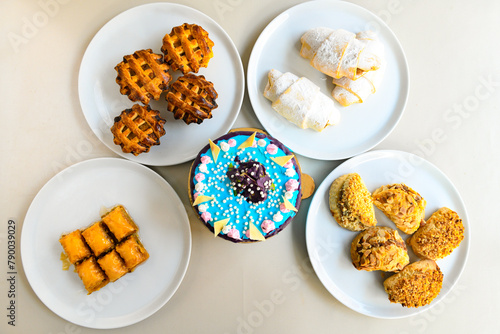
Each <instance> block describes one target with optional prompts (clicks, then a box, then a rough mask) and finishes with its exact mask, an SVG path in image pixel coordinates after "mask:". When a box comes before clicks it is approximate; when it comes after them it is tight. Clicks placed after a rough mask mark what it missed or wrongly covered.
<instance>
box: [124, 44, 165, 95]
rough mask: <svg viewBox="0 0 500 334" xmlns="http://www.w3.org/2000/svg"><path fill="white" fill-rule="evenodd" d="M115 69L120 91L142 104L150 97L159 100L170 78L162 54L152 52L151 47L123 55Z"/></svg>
mask: <svg viewBox="0 0 500 334" xmlns="http://www.w3.org/2000/svg"><path fill="white" fill-rule="evenodd" d="M115 70H116V72H118V76H117V77H116V83H117V84H118V85H120V93H122V94H123V95H127V96H128V98H129V99H130V100H131V101H134V102H136V101H141V102H142V103H144V104H148V103H149V101H150V99H153V100H159V99H160V95H161V93H162V92H164V91H165V90H166V89H167V87H168V83H169V82H170V80H172V76H171V75H170V74H169V73H168V70H169V66H168V65H167V64H165V63H164V62H163V56H162V55H160V54H156V53H153V51H152V50H151V49H147V50H139V51H136V52H134V54H132V55H127V56H124V57H123V61H122V62H121V63H119V64H118V65H116V66H115Z"/></svg>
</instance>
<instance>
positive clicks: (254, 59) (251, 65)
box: [246, 0, 411, 161]
mask: <svg viewBox="0 0 500 334" xmlns="http://www.w3.org/2000/svg"><path fill="white" fill-rule="evenodd" d="M319 3H325V4H328V5H340V6H347V7H351V8H354V9H356V10H358V11H361V12H364V13H366V14H368V15H370V16H372V17H373V19H374V20H375V21H376V22H377V23H378V24H379V25H380V26H381V27H382V28H383V29H384V30H385V31H386V32H387V33H389V34H390V36H391V37H392V38H393V41H394V42H395V43H396V45H397V47H398V51H399V52H400V53H401V62H402V64H403V65H404V72H403V73H402V74H401V77H403V78H405V79H406V81H405V85H406V89H405V90H404V100H403V105H402V107H401V111H400V112H398V116H397V118H396V119H395V120H394V124H392V125H391V126H390V128H389V129H388V131H387V132H386V133H385V134H383V135H382V136H381V138H380V139H379V140H378V141H375V142H373V143H370V144H369V145H366V147H365V146H363V149H362V150H360V151H355V152H353V153H348V154H334V153H328V152H327V153H328V154H325V153H323V154H322V155H318V154H309V153H308V152H307V150H301V149H299V150H297V147H296V145H295V143H293V142H292V143H291V144H290V142H289V141H288V140H286V138H285V141H284V140H283V137H282V136H280V135H277V134H276V133H275V131H274V130H273V129H270V127H269V126H267V127H266V124H264V122H263V121H262V120H261V117H259V114H260V111H258V110H260V109H259V108H260V106H259V105H258V103H257V96H258V94H259V92H258V91H257V92H256V91H255V90H254V89H253V83H254V82H257V78H256V72H257V63H258V60H259V59H260V58H259V57H260V53H261V51H259V52H257V51H258V50H257V49H262V47H261V44H264V43H265V41H266V40H267V38H268V35H269V34H268V32H269V31H271V30H273V29H276V28H278V27H279V22H280V21H282V20H284V18H286V17H288V16H289V15H290V12H291V11H294V10H297V8H299V7H303V6H312V5H314V4H319ZM266 36H267V37H266ZM258 58H259V59H258ZM246 81H247V82H246V85H247V90H248V97H249V100H250V104H251V105H252V109H253V110H254V113H255V115H256V116H257V118H258V119H259V122H260V123H261V124H262V126H263V127H264V128H265V129H266V131H268V132H269V134H271V135H272V136H273V137H276V138H277V139H279V140H280V141H282V142H283V143H284V144H285V145H287V146H289V147H290V148H291V149H292V150H293V151H294V152H297V153H298V154H300V155H303V156H305V157H308V158H311V159H316V160H327V161H331V160H343V159H349V158H351V157H354V156H356V155H359V154H362V153H365V152H368V151H370V150H371V149H373V148H374V147H375V146H377V145H378V144H380V143H381V142H383V141H384V140H385V139H386V138H387V137H388V136H389V135H390V134H391V133H392V132H393V131H394V129H395V128H396V127H397V125H398V124H399V122H400V120H401V118H402V117H403V114H404V111H405V110H406V106H407V105H408V100H409V96H410V84H411V80H410V68H409V64H408V59H407V57H406V54H405V52H404V49H403V46H402V44H401V42H400V41H399V39H398V38H397V36H396V34H395V33H394V32H393V31H392V29H391V28H390V27H389V26H388V25H387V24H386V23H385V22H384V21H383V20H382V19H380V18H379V17H378V16H377V15H376V14H374V13H373V12H371V11H370V10H368V9H366V8H364V7H362V6H360V5H357V4H354V3H351V2H346V1H339V0H310V1H306V2H303V3H300V4H297V5H294V6H292V7H289V8H288V9H286V10H284V11H283V12H281V13H280V14H278V15H277V16H276V17H275V18H274V19H272V20H271V21H270V22H269V23H268V24H267V25H266V27H265V28H264V29H263V30H262V32H261V33H260V35H259V37H258V38H257V40H256V41H255V43H254V45H253V47H252V51H251V53H250V57H249V60H248V66H247V76H246ZM340 111H342V109H340ZM393 114H394V111H393ZM262 118H263V117H262ZM278 132H279V131H278Z"/></svg>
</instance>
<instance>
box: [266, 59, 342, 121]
mask: <svg viewBox="0 0 500 334" xmlns="http://www.w3.org/2000/svg"><path fill="white" fill-rule="evenodd" d="M264 96H265V97H266V98H267V99H269V100H270V101H272V105H271V106H272V107H273V109H274V110H276V111H277V112H278V113H279V114H280V115H282V116H283V117H285V118H286V119H287V120H289V121H290V122H292V123H294V124H295V125H297V126H298V127H300V128H302V129H307V128H311V129H314V130H316V131H322V130H324V129H325V128H326V127H327V126H328V125H332V124H337V123H338V122H339V121H340V112H339V111H338V109H337V108H336V107H335V103H334V102H333V100H332V99H330V98H329V97H328V96H326V95H325V94H323V93H322V92H321V91H320V88H319V87H318V86H316V85H315V84H314V83H312V82H311V81H310V80H309V79H307V78H304V77H302V78H299V77H298V76H296V75H295V74H292V73H290V72H287V73H281V72H280V71H277V70H274V69H273V70H271V71H269V73H268V83H267V85H266V88H265V90H264Z"/></svg>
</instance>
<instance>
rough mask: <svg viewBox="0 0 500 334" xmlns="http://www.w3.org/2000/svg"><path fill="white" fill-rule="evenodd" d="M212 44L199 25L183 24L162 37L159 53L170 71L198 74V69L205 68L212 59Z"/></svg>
mask: <svg viewBox="0 0 500 334" xmlns="http://www.w3.org/2000/svg"><path fill="white" fill-rule="evenodd" d="M213 46H214V42H212V41H211V40H210V38H208V33H207V32H206V31H205V30H204V29H203V28H202V27H200V26H199V25H196V24H187V23H184V24H183V25H181V26H177V27H174V28H173V29H172V32H171V33H170V34H167V35H165V37H163V46H162V47H161V51H162V52H163V53H164V54H165V62H166V63H167V64H168V65H170V66H171V67H172V70H174V71H176V70H180V71H182V73H184V74H186V73H188V72H194V73H198V70H199V69H200V67H207V66H208V62H209V61H210V58H212V57H213V55H214V54H213V52H212V47H213Z"/></svg>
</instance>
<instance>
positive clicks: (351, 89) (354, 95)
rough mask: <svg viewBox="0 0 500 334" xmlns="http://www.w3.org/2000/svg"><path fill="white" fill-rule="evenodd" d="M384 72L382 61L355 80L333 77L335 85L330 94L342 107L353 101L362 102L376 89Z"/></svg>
mask: <svg viewBox="0 0 500 334" xmlns="http://www.w3.org/2000/svg"><path fill="white" fill-rule="evenodd" d="M384 72H385V62H384V63H382V65H381V67H380V68H379V69H378V70H375V71H369V72H366V74H365V75H363V76H362V77H361V78H358V79H356V80H351V79H349V78H347V77H342V78H340V79H335V78H333V83H334V84H335V85H336V86H335V88H334V89H333V90H332V96H333V98H334V99H335V100H337V101H338V102H339V103H340V104H341V105H342V106H344V107H347V106H350V105H351V104H354V103H363V102H364V101H365V100H366V99H367V98H368V97H369V96H370V95H372V94H374V93H375V92H376V91H377V90H378V88H379V86H380V82H381V81H382V78H383V77H384Z"/></svg>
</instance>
